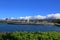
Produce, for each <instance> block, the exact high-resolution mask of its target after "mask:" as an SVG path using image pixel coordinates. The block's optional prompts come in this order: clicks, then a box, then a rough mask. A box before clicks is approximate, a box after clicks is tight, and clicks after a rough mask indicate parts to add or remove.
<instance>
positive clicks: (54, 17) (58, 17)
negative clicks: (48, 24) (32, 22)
mask: <svg viewBox="0 0 60 40" xmlns="http://www.w3.org/2000/svg"><path fill="white" fill-rule="evenodd" d="M19 18H20V19H46V18H47V19H60V13H56V14H48V15H46V16H41V15H37V16H25V17H19Z"/></svg>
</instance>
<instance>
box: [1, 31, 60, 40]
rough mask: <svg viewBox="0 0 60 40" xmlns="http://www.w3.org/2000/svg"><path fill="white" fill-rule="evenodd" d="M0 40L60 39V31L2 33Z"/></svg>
mask: <svg viewBox="0 0 60 40" xmlns="http://www.w3.org/2000/svg"><path fill="white" fill-rule="evenodd" d="M0 40H60V32H11V33H0Z"/></svg>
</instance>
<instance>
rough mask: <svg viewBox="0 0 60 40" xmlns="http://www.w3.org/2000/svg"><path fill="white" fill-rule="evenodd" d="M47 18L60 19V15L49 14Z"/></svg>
mask: <svg viewBox="0 0 60 40" xmlns="http://www.w3.org/2000/svg"><path fill="white" fill-rule="evenodd" d="M46 18H47V19H48V18H50V19H60V13H56V14H48V15H47V16H46Z"/></svg>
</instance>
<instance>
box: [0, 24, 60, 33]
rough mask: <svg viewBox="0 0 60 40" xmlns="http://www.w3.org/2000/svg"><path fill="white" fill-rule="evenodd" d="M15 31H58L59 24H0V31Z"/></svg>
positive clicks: (59, 28) (59, 29)
mask: <svg viewBox="0 0 60 40" xmlns="http://www.w3.org/2000/svg"><path fill="white" fill-rule="evenodd" d="M15 31H20V32H22V31H28V32H37V31H42V32H43V31H60V26H59V27H58V26H49V25H10V24H0V32H15Z"/></svg>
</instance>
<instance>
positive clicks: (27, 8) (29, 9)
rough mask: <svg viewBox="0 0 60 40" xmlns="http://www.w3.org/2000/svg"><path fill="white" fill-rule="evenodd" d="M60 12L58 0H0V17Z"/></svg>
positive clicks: (59, 0)
mask: <svg viewBox="0 0 60 40" xmlns="http://www.w3.org/2000/svg"><path fill="white" fill-rule="evenodd" d="M52 13H60V0H0V18H6V17H20V16H34V15H43V16H44V15H47V14H52Z"/></svg>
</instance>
